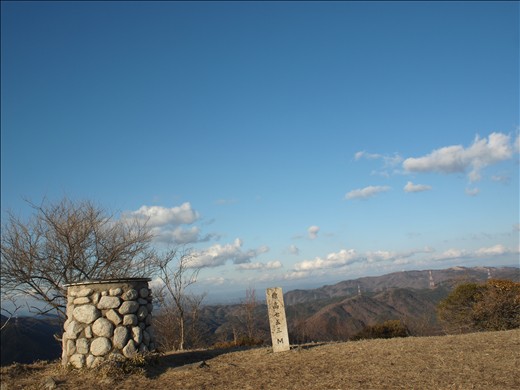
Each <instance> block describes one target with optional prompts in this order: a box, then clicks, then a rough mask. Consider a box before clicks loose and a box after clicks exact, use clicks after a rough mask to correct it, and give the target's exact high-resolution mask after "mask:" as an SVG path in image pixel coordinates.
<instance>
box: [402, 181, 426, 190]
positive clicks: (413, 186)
mask: <svg viewBox="0 0 520 390" xmlns="http://www.w3.org/2000/svg"><path fill="white" fill-rule="evenodd" d="M431 189H432V187H431V186H428V185H425V184H413V183H412V182H411V181H409V182H408V183H406V185H405V186H404V191H405V192H423V191H430V190H431Z"/></svg>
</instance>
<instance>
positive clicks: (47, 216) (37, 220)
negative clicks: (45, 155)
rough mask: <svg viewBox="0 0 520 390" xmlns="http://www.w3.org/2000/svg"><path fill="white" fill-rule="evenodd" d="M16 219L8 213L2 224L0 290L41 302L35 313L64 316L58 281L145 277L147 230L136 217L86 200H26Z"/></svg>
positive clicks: (148, 255) (62, 291)
mask: <svg viewBox="0 0 520 390" xmlns="http://www.w3.org/2000/svg"><path fill="white" fill-rule="evenodd" d="M28 203H29V204H30V206H31V207H32V208H33V210H34V213H33V215H32V216H31V217H30V218H29V219H28V220H26V221H25V220H22V219H21V218H19V217H16V216H15V215H13V214H12V213H8V218H7V222H6V223H5V224H4V225H3V226H2V238H1V260H2V261H1V272H2V289H6V290H9V291H12V292H13V293H14V292H20V293H22V294H25V295H29V296H32V297H34V298H36V299H37V300H39V301H41V302H43V303H44V304H45V305H44V308H33V309H36V310H37V311H39V312H49V311H51V310H57V312H58V314H61V315H62V316H65V304H66V302H65V297H66V291H65V289H64V287H63V285H64V284H67V283H74V282H79V281H84V280H95V279H106V278H113V277H132V276H145V275H146V274H148V272H152V270H151V269H149V264H150V262H149V260H150V259H151V258H152V257H153V251H152V250H151V248H150V243H151V240H152V234H151V232H150V230H149V229H148V228H147V226H146V224H145V223H142V222H140V221H138V220H137V219H129V218H120V219H115V218H114V216H113V215H112V214H109V213H107V212H106V211H105V210H104V209H103V208H101V207H99V206H97V205H95V204H94V203H92V202H90V201H80V202H73V201H71V200H69V199H67V198H64V199H62V200H61V201H59V202H57V203H48V202H45V201H44V202H42V203H41V204H40V205H35V204H33V203H30V202H28Z"/></svg>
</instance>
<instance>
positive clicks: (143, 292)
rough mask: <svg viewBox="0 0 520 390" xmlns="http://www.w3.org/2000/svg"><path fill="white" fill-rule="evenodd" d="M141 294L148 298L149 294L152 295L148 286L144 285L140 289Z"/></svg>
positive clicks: (142, 296)
mask: <svg viewBox="0 0 520 390" xmlns="http://www.w3.org/2000/svg"><path fill="white" fill-rule="evenodd" d="M139 295H140V296H141V298H146V297H147V296H148V295H150V291H149V290H148V289H147V288H146V287H143V288H142V289H140V290H139Z"/></svg>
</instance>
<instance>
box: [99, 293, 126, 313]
mask: <svg viewBox="0 0 520 390" xmlns="http://www.w3.org/2000/svg"><path fill="white" fill-rule="evenodd" d="M119 305H121V300H120V299H119V298H118V297H109V296H108V295H106V296H104V297H101V299H100V300H99V302H98V304H97V307H98V309H101V310H104V309H117V308H118V307H119Z"/></svg>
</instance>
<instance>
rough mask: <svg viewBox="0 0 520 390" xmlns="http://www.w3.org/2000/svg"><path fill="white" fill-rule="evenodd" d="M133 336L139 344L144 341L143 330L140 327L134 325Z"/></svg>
mask: <svg viewBox="0 0 520 390" xmlns="http://www.w3.org/2000/svg"><path fill="white" fill-rule="evenodd" d="M132 338H133V339H134V341H135V343H136V344H137V345H139V344H141V341H143V331H142V329H141V328H140V327H138V326H134V327H132Z"/></svg>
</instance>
